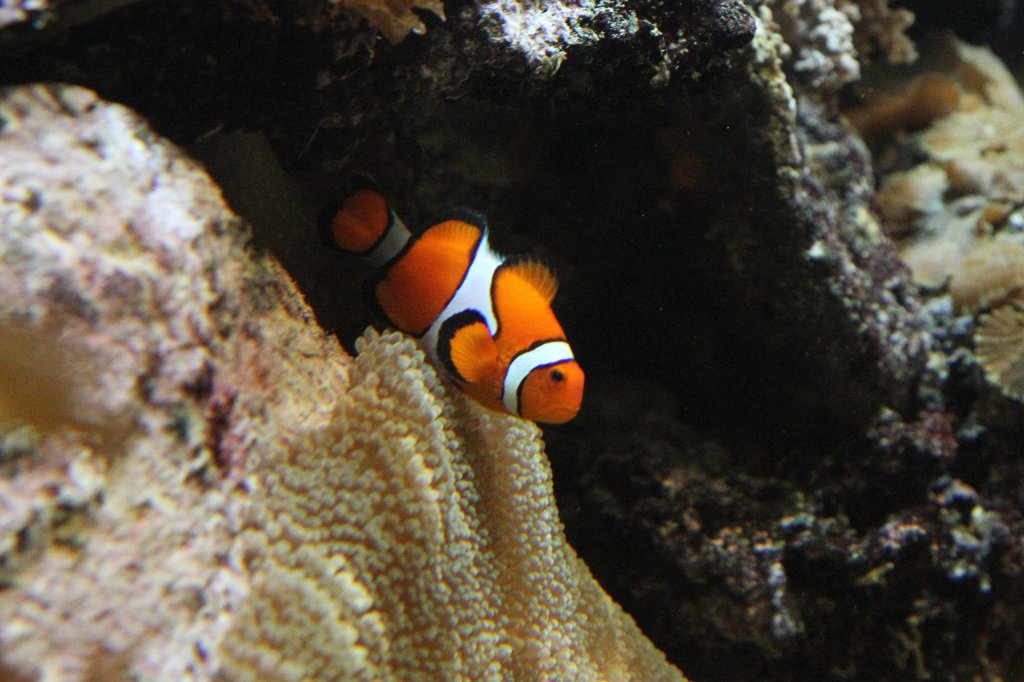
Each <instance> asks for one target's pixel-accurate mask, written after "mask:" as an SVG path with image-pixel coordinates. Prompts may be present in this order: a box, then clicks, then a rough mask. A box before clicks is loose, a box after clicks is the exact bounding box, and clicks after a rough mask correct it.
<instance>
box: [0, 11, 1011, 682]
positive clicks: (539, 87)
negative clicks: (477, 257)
mask: <svg viewBox="0 0 1024 682" xmlns="http://www.w3.org/2000/svg"><path fill="white" fill-rule="evenodd" d="M400 5H401V3H394V4H393V3H388V4H387V5H381V6H382V7H385V6H386V7H389V8H390V9H389V11H390V12H392V13H394V16H398V17H401V20H398V19H393V18H389V17H390V15H388V13H387V12H385V16H384V18H383V19H381V18H378V19H377V21H376V23H377V24H378V25H379V26H380V29H378V28H377V27H375V26H374V25H371V24H369V23H368V22H367V21H366V19H364V18H363V17H362V16H361V15H360V13H359V12H357V11H353V10H352V9H346V8H344V7H341V6H339V5H337V4H332V3H327V2H261V1H258V0H254V1H245V2H242V1H239V2H189V1H185V2H182V1H174V2H169V1H168V2H165V1H160V0H156V1H145V2H103V1H99V0H93V1H86V2H59V1H57V0H54V1H52V2H49V3H46V2H42V3H28V2H23V3H15V4H13V5H10V6H9V7H8V8H6V9H4V10H3V11H2V13H0V84H5V85H14V84H20V83H35V82H68V83H75V84H79V85H82V86H85V87H87V88H90V89H92V90H94V91H96V92H97V93H98V94H99V96H100V97H102V98H104V99H106V100H110V101H114V102H119V103H123V104H125V105H127V106H128V107H130V108H132V109H134V110H135V111H136V112H138V113H139V114H140V115H141V116H143V117H144V118H145V119H147V120H148V121H149V122H150V123H151V124H152V125H153V127H154V128H155V129H156V130H157V131H158V132H159V133H160V134H161V135H163V136H166V137H167V138H169V139H170V140H172V141H174V142H175V143H177V144H179V145H181V146H182V147H184V148H185V149H186V150H187V151H188V153H189V154H191V155H192V156H194V157H195V158H197V159H199V160H201V161H202V162H203V163H204V164H205V166H206V168H207V170H208V172H209V174H210V176H211V177H212V178H213V179H214V180H215V181H216V182H217V184H219V186H220V187H221V189H222V191H223V193H224V196H225V197H226V199H227V200H228V202H229V204H230V206H231V207H232V209H233V210H234V211H235V212H237V213H238V214H239V215H240V216H242V217H243V218H244V219H245V220H247V221H248V222H249V223H251V225H252V228H253V241H254V243H255V245H256V246H257V247H258V248H260V249H265V250H267V251H268V252H269V253H270V254H272V255H273V256H274V257H276V258H277V259H278V260H279V261H280V263H281V264H282V265H283V266H284V268H285V270H287V272H288V273H289V275H290V276H291V277H292V278H293V279H294V280H295V282H296V284H297V285H298V287H299V289H300V290H301V291H302V293H303V294H304V295H305V297H306V299H307V301H308V302H309V304H310V306H311V307H312V310H313V312H314V314H315V316H316V320H317V321H318V322H319V324H320V325H321V326H323V328H325V329H327V330H330V331H334V332H336V333H337V334H338V337H339V339H340V340H341V342H342V344H343V345H345V346H346V347H347V348H350V349H351V348H352V344H353V342H354V339H355V338H356V337H357V336H358V335H359V334H360V333H361V332H362V330H363V328H364V327H365V326H366V325H367V324H368V323H369V322H370V318H369V315H368V313H367V311H366V310H365V309H364V308H363V307H362V305H361V304H360V302H359V298H358V282H359V278H360V275H361V274H362V273H361V271H360V270H359V268H358V266H357V265H354V264H353V263H352V262H351V261H346V260H344V259H343V258H341V257H338V256H336V255H332V254H329V253H326V252H325V251H324V250H323V249H322V248H321V247H320V246H319V244H318V242H317V240H316V238H315V228H314V225H315V219H316V214H317V211H318V208H319V206H320V205H322V204H323V203H325V202H328V201H330V200H331V199H333V198H336V195H337V193H338V192H339V191H340V190H339V188H341V187H343V186H344V182H345V177H346V174H347V173H348V172H350V171H351V170H355V169H363V170H367V171H369V172H370V173H372V174H373V175H374V176H375V177H376V178H377V180H378V181H379V182H380V184H381V185H382V186H383V187H385V188H386V191H387V193H388V195H389V196H390V197H391V198H392V199H393V201H394V202H395V204H396V206H397V208H398V210H399V212H400V214H401V215H402V216H403V217H404V218H405V220H406V222H407V223H408V224H410V225H411V226H422V225H425V224H428V222H429V217H430V215H431V214H433V213H435V212H438V211H440V210H442V209H444V208H446V207H449V206H451V205H456V204H463V205H470V206H473V207H476V208H479V209H481V210H483V211H484V212H485V213H486V214H487V215H488V217H489V218H490V220H491V223H492V225H493V226H494V229H493V232H494V240H495V242H496V247H497V248H498V249H499V250H501V251H503V252H506V253H514V252H520V251H529V252H534V253H539V254H540V255H542V256H543V257H545V258H546V259H548V260H549V261H550V262H552V263H553V264H554V266H555V268H556V270H557V271H558V273H559V275H560V279H561V282H562V287H561V291H560V293H559V296H558V298H557V300H556V312H557V313H558V315H559V318H560V319H561V320H562V322H563V325H564V326H565V328H566V331H567V334H568V335H569V337H570V339H571V341H572V343H573V346H574V348H575V350H576V352H577V355H578V357H579V358H580V361H581V363H582V364H583V366H584V368H585V369H586V371H587V376H588V393H587V397H586V402H585V405H584V410H583V412H582V413H581V415H580V417H579V418H578V419H577V420H576V421H574V422H572V423H571V424H569V425H566V426H565V427H561V428H551V429H545V433H544V436H545V440H546V443H547V454H548V456H549V458H550V459H551V463H552V468H553V471H554V485H555V492H556V496H557V499H558V507H559V511H560V514H561V517H562V520H563V522H564V524H565V528H566V534H567V536H568V539H569V541H570V543H571V544H572V546H573V547H574V548H575V549H576V551H577V552H578V553H579V555H580V556H581V557H582V558H583V559H584V561H585V562H586V563H587V565H588V566H589V567H590V570H591V571H592V572H593V574H594V576H595V577H596V578H597V580H598V582H599V583H600V584H601V585H602V586H603V587H604V588H605V589H606V590H607V591H608V593H609V594H610V595H611V596H612V597H613V598H614V599H615V600H616V601H618V602H619V603H620V604H621V605H622V606H623V607H624V608H625V609H626V610H627V611H628V612H629V613H630V614H632V615H633V617H634V618H635V619H636V621H637V623H638V624H639V626H640V628H641V629H642V630H643V631H644V632H645V633H646V634H647V635H648V636H649V637H650V638H651V639H652V641H653V642H654V643H655V644H656V645H657V646H658V647H659V648H660V649H662V650H663V651H664V652H665V653H666V655H667V656H668V658H669V660H670V661H672V662H673V663H675V664H676V665H677V666H679V668H680V669H681V670H682V671H683V672H684V673H685V674H686V675H687V676H688V677H689V678H690V679H692V680H697V681H703V680H726V679H729V680H780V681H781V680H812V679H813V680H817V679H822V678H823V676H824V677H828V678H829V679H871V680H890V679H891V680H906V679H972V678H976V679H1003V680H1014V679H1020V677H1021V675H1024V658H1022V653H1024V648H1022V636H1021V634H1020V622H1021V621H1022V619H1024V599H1022V598H1021V592H1020V587H1019V585H1020V580H1021V576H1022V572H1024V518H1022V514H1021V509H1024V486H1022V485H1021V481H1022V480H1024V478H1022V475H1024V469H1022V464H1021V460H1020V453H1021V444H1022V443H1024V428H1022V427H1021V412H1022V407H1021V405H1020V403H1018V402H1015V401H1014V400H1013V399H1011V398H1009V397H1006V396H1005V395H1003V393H1002V392H1001V391H1000V390H999V389H998V388H997V387H994V386H992V385H991V384H989V383H988V382H987V381H986V379H985V375H984V372H983V371H982V369H981V367H980V366H979V364H978V362H977V360H976V359H975V358H974V356H973V353H972V349H973V341H972V329H973V324H974V320H973V318H972V316H971V315H969V314H964V312H963V311H961V310H959V309H957V308H955V307H954V306H953V305H952V304H951V303H950V301H949V298H948V297H947V296H946V291H945V289H944V288H943V285H941V284H939V285H937V286H934V287H925V288H923V289H922V288H921V286H919V284H917V283H915V281H914V280H913V278H912V276H911V272H910V269H909V268H908V267H907V266H906V265H905V264H904V262H903V260H902V259H901V256H900V252H899V250H898V248H897V246H896V244H895V243H894V242H893V240H892V239H891V235H892V231H893V225H891V222H892V220H891V216H890V215H889V214H887V213H886V212H885V211H883V210H882V208H881V207H880V205H879V201H878V196H877V194H878V189H879V186H880V184H881V182H882V178H881V175H882V171H881V170H880V169H881V168H882V167H883V166H885V167H886V169H887V172H888V170H889V169H890V167H891V166H893V164H892V163H889V160H887V158H886V157H884V155H883V152H884V150H885V149H886V144H887V141H888V140H891V139H894V138H898V137H901V136H903V137H906V136H910V135H913V134H914V133H915V132H917V131H919V130H920V129H921V128H923V127H925V126H927V125H928V124H929V123H930V122H931V121H930V120H924V121H917V120H906V119H900V118H898V117H897V118H896V119H895V120H894V122H889V123H887V124H886V125H885V126H883V129H882V130H881V132H880V133H879V132H878V131H875V133H876V134H875V135H874V136H872V135H868V134H866V133H865V132H864V129H863V128H861V129H858V128H857V127H855V126H854V125H853V123H851V120H853V117H852V114H851V112H853V111H854V110H857V109H859V108H860V107H862V106H863V105H864V104H865V102H867V101H868V100H870V98H871V92H873V91H874V90H879V91H883V90H884V88H883V87H882V86H880V85H876V83H878V82H880V80H884V79H885V78H888V79H889V80H895V81H900V80H901V79H903V80H904V81H909V80H910V78H911V76H910V75H909V74H910V73H912V71H911V68H912V67H909V66H906V67H900V66H898V64H899V63H905V62H910V61H913V60H914V59H915V58H916V56H917V53H921V54H926V53H928V52H929V49H930V48H929V46H932V45H938V46H939V47H937V48H935V49H937V50H940V51H941V50H942V49H944V48H943V47H942V45H947V44H949V43H947V42H943V41H948V40H949V38H948V37H946V32H947V31H950V30H955V31H958V32H959V33H960V37H961V38H963V39H965V40H968V41H977V42H985V43H988V44H990V45H991V47H992V49H993V51H994V53H995V54H996V55H997V56H998V57H1000V58H1001V59H1002V60H1003V61H1004V62H1005V64H1006V66H1007V68H1008V69H1009V71H1010V73H1014V74H1017V76H1018V78H1019V76H1020V74H1021V72H1022V70H1024V58H1022V57H1021V48H1022V39H1021V37H1020V36H1022V35H1024V18H1022V12H1021V10H1020V8H1019V7H1018V6H1017V5H1016V3H1013V2H1002V3H998V2H991V3H977V5H976V12H975V13H972V14H971V15H970V16H965V15H964V14H963V10H962V9H960V8H961V5H960V3H955V2H948V3H926V2H919V3H908V6H907V9H909V10H910V11H913V12H915V13H917V14H918V21H917V22H916V23H915V24H914V25H913V27H912V28H911V27H910V24H909V15H908V14H907V13H906V11H905V10H904V9H903V8H900V7H897V6H895V5H894V6H893V7H889V6H888V5H887V4H886V3H885V2H884V1H882V0H877V1H875V2H871V1H869V0H862V1H861V2H853V1H851V0H831V1H830V0H804V1H797V0H790V1H783V0H776V1H774V2H751V3H742V2H738V1H732V0H726V1H723V2H714V1H711V0H688V1H685V2H678V3H672V2H669V3H657V2H645V1H641V2H630V3H627V2H619V1H617V0H593V1H590V0H583V1H581V2H546V3H523V4H519V3H515V2H491V3H488V2H481V3H477V4H472V3H465V2H450V3H447V4H446V5H445V6H444V8H443V10H444V14H445V16H446V19H445V20H442V19H441V17H439V16H437V15H436V10H437V9H438V8H437V7H427V8H425V9H416V10H415V13H414V14H411V15H410V14H409V13H408V8H407V7H401V6H400ZM370 6H371V7H372V6H373V3H370ZM363 7H364V12H363V13H364V14H366V13H367V12H366V11H365V6H363ZM396 8H398V9H396ZM356 9H358V7H357V8H356ZM400 10H404V11H400ZM430 10H435V12H431V11H430ZM410 17H412V18H410ZM395 22H397V25H396V23H395ZM420 22H422V25H423V29H424V30H423V32H422V34H413V35H409V36H407V37H404V32H405V31H406V30H407V29H408V26H410V25H413V24H416V23H420ZM403 27H404V28H403ZM381 30H383V31H384V32H385V33H386V34H388V35H389V36H390V37H391V38H392V39H397V38H399V37H404V40H402V41H401V42H399V43H397V44H391V43H389V42H388V41H386V40H385V39H384V38H383V37H382V36H381ZM947 51H948V50H947ZM890 62H895V64H890ZM901 68H904V69H906V70H905V71H901V70H900V69H901ZM873 79H879V80H873ZM0 162H2V159H0ZM887 163H889V165H888V166H886V164H887ZM895 165H896V166H897V167H899V163H896V164H895Z"/></svg>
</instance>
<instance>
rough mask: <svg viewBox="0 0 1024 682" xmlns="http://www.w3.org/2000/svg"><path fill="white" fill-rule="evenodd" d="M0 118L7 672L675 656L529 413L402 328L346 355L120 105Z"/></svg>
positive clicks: (65, 90)
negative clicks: (561, 506) (566, 506)
mask: <svg viewBox="0 0 1024 682" xmlns="http://www.w3.org/2000/svg"><path fill="white" fill-rule="evenodd" d="M0 118H2V120H3V128H2V130H0V155H2V156H3V158H4V160H5V163H4V164H3V166H2V168H0V197H2V198H3V201H2V202H0V223H2V224H3V226H4V230H3V234H2V240H3V241H2V242H0V257H2V261H3V268H2V269H0V290H2V291H3V292H4V296H3V297H2V304H0V321H2V327H0V329H2V331H0V342H2V345H3V348H4V351H5V352H4V355H3V357H2V359H0V377H2V378H3V382H2V383H0V396H2V399H0V405H2V406H3V410H4V411H3V413H2V414H0V419H2V420H3V423H4V425H5V426H4V429H5V430H4V439H3V441H2V442H0V453H2V457H0V466H2V467H3V469H2V474H3V477H2V479H0V532H2V536H0V559H2V566H3V571H4V573H3V577H4V587H3V588H2V589H0V623H2V624H3V625H2V628H0V661H2V663H0V665H2V668H0V671H2V672H3V674H4V676H5V677H6V678H10V679H26V680H28V679H48V680H86V679H121V678H125V677H130V678H133V679H150V680H157V679H197V680H202V679H259V680H306V679H317V680H329V679H335V680H353V679H365V680H406V679H438V680H441V679H445V680H451V679H467V680H470V679H472V680H491V679H493V680H508V679H523V680H525V679H537V680H545V679H547V680H570V679H579V680H589V679H593V680H597V679H607V680H682V679H683V678H682V675H681V674H680V673H679V672H678V671H677V670H676V669H675V668H673V667H671V666H670V665H669V664H668V663H666V662H665V659H664V656H663V655H662V654H661V653H660V652H658V651H657V650H656V649H655V648H654V647H653V646H652V645H651V644H650V642H649V641H648V640H647V639H646V638H644V637H643V635H642V634H641V633H640V631H639V630H638V629H637V627H636V625H635V624H634V623H633V621H632V620H631V619H630V618H629V616H627V615H626V614H625V613H623V612H622V610H621V609H620V608H619V607H618V606H616V605H615V604H614V603H613V602H612V601H611V600H610V599H609V598H608V596H607V595H606V594H605V593H604V592H603V591H602V590H601V588H600V587H599V586H598V585H597V584H596V583H595V582H594V580H593V578H592V577H591V576H590V573H589V571H588V570H587V568H586V567H585V566H584V565H583V564H582V562H581V561H580V560H579V559H578V558H577V557H576V555H575V553H574V552H573V551H572V549H571V548H569V546H568V545H567V544H566V542H565V538H564V535H563V532H562V528H561V525H560V523H559V521H558V514H557V510H556V508H555V506H554V498H553V495H552V490H551V473H550V469H549V467H548V465H547V460H546V458H545V455H544V451H543V444H542V441H541V440H540V437H539V436H540V434H539V431H538V429H537V428H536V427H535V426H533V425H531V424H528V423H524V422H521V421H518V420H515V419H512V418H507V417H500V416H492V415H487V414H483V413H482V412H481V411H480V408H478V407H476V406H474V405H472V404H470V403H468V402H467V401H464V400H461V399H456V400H453V398H452V396H451V394H450V393H449V389H448V388H446V387H444V386H443V385H442V384H441V383H440V382H439V381H438V379H437V377H436V375H435V373H434V372H433V370H432V369H431V368H430V367H429V366H428V365H426V364H425V363H424V360H423V355H422V353H420V351H419V350H417V349H416V347H415V345H414V343H413V342H412V341H411V340H410V339H407V338H403V337H401V336H400V335H397V334H394V333H392V334H389V335H386V336H383V337H382V336H380V335H378V334H376V333H369V334H368V335H366V336H364V337H363V338H362V340H361V341H360V343H359V350H360V354H359V356H358V357H357V358H355V359H353V358H351V357H349V356H348V355H346V354H345V353H344V352H343V351H342V350H341V349H340V347H339V346H338V344H337V342H336V341H334V340H333V339H332V338H330V337H326V336H325V335H324V334H323V333H322V332H320V331H319V329H318V328H317V327H316V325H315V323H313V321H312V319H311V316H310V313H309V311H308V309H307V308H306V307H305V305H304V303H303V302H302V299H301V297H300V296H299V295H298V293H297V292H296V290H295V289H294V287H293V285H292V284H291V282H290V280H289V279H288V277H287V276H286V275H285V274H284V273H283V271H282V270H281V269H280V268H279V267H278V266H276V264H275V263H274V262H273V261H272V260H271V259H269V258H267V257H256V256H253V255H252V254H251V252H250V251H249V250H248V247H247V238H246V231H245V228H244V225H243V224H242V223H241V221H239V220H238V219H237V218H236V217H235V216H234V215H233V214H232V213H231V212H230V211H229V210H228V209H227V208H226V207H225V206H224V204H223V202H222V200H221V198H220V195H219V192H218V191H217V189H216V187H215V186H214V185H212V183H210V182H209V180H208V178H207V177H206V175H205V173H204V172H203V170H202V169H201V168H200V167H199V166H198V165H197V164H196V163H194V162H193V161H191V160H189V159H187V158H186V157H184V156H183V155H182V154H181V152H180V151H179V150H178V149H176V148H175V147H173V146H172V145H169V144H168V143H166V142H164V141H162V140H161V139H160V138H159V137H158V136H156V135H155V134H154V133H153V132H152V131H151V130H150V129H149V128H148V127H147V126H146V125H145V123H144V122H142V121H141V120H140V119H139V118H137V117H136V116H135V115H134V114H132V113H131V112H129V111H128V110H126V109H124V108H122V107H119V106H116V105H110V104H107V103H105V102H103V101H102V100H99V99H98V98H96V97H95V95H93V94H92V93H90V92H88V91H86V90H83V89H80V88H76V87H68V86H26V87H22V88H14V89H8V90H5V91H3V92H2V95H0ZM36 386H42V387H44V388H45V390H46V391H48V392H49V393H48V395H52V396H54V397H55V398H57V399H56V400H53V401H39V400H26V399H23V396H31V395H33V392H34V389H35V387H36Z"/></svg>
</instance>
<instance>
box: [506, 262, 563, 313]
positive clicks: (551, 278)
mask: <svg viewBox="0 0 1024 682" xmlns="http://www.w3.org/2000/svg"><path fill="white" fill-rule="evenodd" d="M504 267H506V268H508V269H509V272H511V273H514V274H516V275H518V276H519V277H520V278H522V279H523V280H525V281H526V282H527V283H528V284H529V285H530V286H531V287H533V290H534V291H536V292H537V293H538V294H539V295H540V296H541V297H542V298H543V299H544V300H545V301H547V302H548V303H551V301H553V300H554V299H555V294H556V293H558V277H557V276H556V275H555V273H554V272H552V270H551V268H550V267H548V266H547V265H546V264H544V263H542V262H541V261H539V260H537V259H536V258H533V257H531V256H519V257H515V258H510V259H509V260H507V261H506V262H505V265H504Z"/></svg>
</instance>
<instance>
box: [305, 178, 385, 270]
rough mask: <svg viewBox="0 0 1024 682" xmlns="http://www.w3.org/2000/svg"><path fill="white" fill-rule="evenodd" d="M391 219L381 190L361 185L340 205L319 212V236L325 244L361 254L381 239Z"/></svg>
mask: <svg viewBox="0 0 1024 682" xmlns="http://www.w3.org/2000/svg"><path fill="white" fill-rule="evenodd" d="M393 222H394V217H393V215H392V212H391V207H390V206H388V202H387V200H385V199H384V197H383V196H382V195H381V194H380V192H378V191H377V190H375V189H371V188H369V187H361V188H359V189H357V190H356V191H355V192H353V193H352V194H350V195H349V196H348V197H347V198H346V199H345V200H344V201H343V202H342V203H341V206H337V205H335V206H333V207H328V208H327V209H325V210H324V212H323V213H322V214H321V216H320V239H321V241H323V243H325V244H327V245H328V246H333V247H335V248H339V249H341V250H342V251H347V252H349V253H353V254H356V255H363V254H366V253H369V252H370V251H372V250H373V248H374V247H375V246H376V245H377V244H379V243H380V242H381V240H383V238H384V236H385V235H386V234H387V232H388V230H389V229H390V228H391V225H392V223H393Z"/></svg>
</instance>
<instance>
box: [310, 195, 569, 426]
mask: <svg viewBox="0 0 1024 682" xmlns="http://www.w3.org/2000/svg"><path fill="white" fill-rule="evenodd" d="M321 236H322V238H323V240H324V241H325V242H326V243H328V244H330V245H332V246H334V247H336V248H339V249H341V250H343V251H345V252H348V253H351V254H354V255H357V256H359V257H361V258H363V259H364V260H366V261H367V262H368V263H370V264H371V265H372V266H374V267H375V268H376V271H375V273H374V274H373V275H372V276H371V277H370V278H369V280H367V282H366V291H367V294H368V299H369V301H370V304H371V306H372V307H373V308H374V309H375V312H376V313H377V315H378V316H379V317H380V318H381V319H382V320H383V321H385V322H386V323H387V324H388V325H390V326H393V327H395V328H397V329H400V330H402V331H404V332H406V333H408V334H410V335H412V336H414V337H416V338H417V339H418V340H419V342H420V345H421V346H422V347H423V349H424V350H425V351H426V353H427V355H428V357H429V358H430V360H431V362H432V363H433V364H434V366H435V367H437V368H439V369H441V370H442V371H443V372H444V373H445V374H446V375H447V376H448V377H449V378H450V379H451V380H452V381H453V382H454V383H455V384H456V385H457V386H459V388H461V389H462V390H463V391H464V392H465V393H466V394H467V395H469V396H470V397H471V398H473V399H474V400H476V401H477V402H478V403H480V404H481V405H483V406H484V407H487V408H489V409H492V410H496V411H500V412H508V413H510V414H514V415H517V416H520V417H523V418H526V419H531V420H533V421H539V422H545V423H562V422H566V421H568V420H570V419H572V418H573V417H574V416H576V413H577V412H578V411H579V407H580V402H581V400H582V397H583V383H584V375H583V370H582V369H581V368H580V366H579V364H578V363H577V362H576V359H575V357H574V356H573V352H572V348H571V347H570V346H569V344H568V342H567V341H566V338H565V332H564V331H563V330H562V327H561V325H560V324H559V323H558V320H557V319H556V317H555V314H554V312H553V311H552V310H551V301H552V299H553V298H554V296H555V292H556V291H557V288H558V281H557V279H556V278H555V276H554V274H552V272H551V271H550V270H549V269H548V268H547V266H545V265H543V264H541V263H540V262H538V261H536V260H534V259H531V258H522V257H519V258H505V257H502V256H500V255H498V254H496V253H495V252H494V251H493V250H492V249H491V246H490V244H489V242H488V229H487V222H486V220H485V219H484V217H483V216H482V215H480V214H479V213H477V212H475V211H470V210H467V209H456V210H454V211H452V212H451V213H450V214H448V215H447V216H445V217H444V218H443V219H442V220H440V221H438V222H436V223H434V224H433V225H431V226H430V227H429V228H427V229H426V230H424V231H423V232H422V233H421V234H418V235H413V234H412V233H411V232H410V231H409V229H408V228H407V227H406V226H405V224H404V223H402V221H401V220H400V219H399V217H398V215H397V214H396V213H395V211H394V209H393V208H392V207H391V206H390V205H389V204H388V203H387V201H386V200H385V199H384V197H383V196H382V195H381V193H380V192H379V191H378V190H377V188H376V187H375V186H374V185H373V184H372V182H370V181H369V180H368V179H363V180H362V181H361V186H360V187H358V188H357V189H356V191H355V192H353V193H352V194H351V195H350V196H349V197H348V198H347V199H346V200H345V201H344V202H343V203H342V204H341V206H340V208H338V209H337V210H336V211H334V210H332V211H330V212H329V213H328V214H327V216H326V218H325V219H324V220H323V221H322V224H321Z"/></svg>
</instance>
